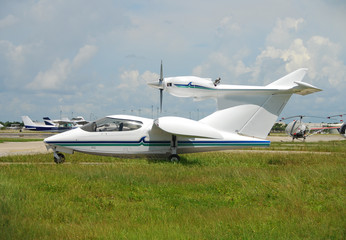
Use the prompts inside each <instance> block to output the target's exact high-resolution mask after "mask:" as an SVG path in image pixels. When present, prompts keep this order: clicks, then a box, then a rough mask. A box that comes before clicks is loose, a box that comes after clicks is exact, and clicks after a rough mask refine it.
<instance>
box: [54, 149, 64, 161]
mask: <svg viewBox="0 0 346 240" xmlns="http://www.w3.org/2000/svg"><path fill="white" fill-rule="evenodd" d="M54 162H55V163H56V164H61V163H64V162H65V156H64V154H62V153H60V152H54Z"/></svg>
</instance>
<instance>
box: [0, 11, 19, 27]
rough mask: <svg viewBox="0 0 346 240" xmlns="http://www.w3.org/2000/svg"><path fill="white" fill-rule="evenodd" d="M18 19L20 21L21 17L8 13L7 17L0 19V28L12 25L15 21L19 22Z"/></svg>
mask: <svg viewBox="0 0 346 240" xmlns="http://www.w3.org/2000/svg"><path fill="white" fill-rule="evenodd" d="M18 21H19V19H18V18H16V17H15V16H13V15H12V14H10V15H7V16H6V17H5V18H3V19H1V20H0V29H1V28H5V27H9V26H12V25H14V24H15V23H17V22H18Z"/></svg>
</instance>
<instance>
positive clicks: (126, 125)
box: [81, 117, 143, 132]
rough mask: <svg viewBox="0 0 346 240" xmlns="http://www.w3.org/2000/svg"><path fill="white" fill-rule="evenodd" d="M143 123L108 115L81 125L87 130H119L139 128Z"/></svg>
mask: <svg viewBox="0 0 346 240" xmlns="http://www.w3.org/2000/svg"><path fill="white" fill-rule="evenodd" d="M142 125H143V123H142V122H140V121H135V120H128V119H118V118H109V117H106V118H102V119H99V120H97V121H95V122H91V123H88V124H86V125H84V126H83V127H81V129H83V130H84V131H87V132H119V131H133V130H137V129H139V128H141V127H142Z"/></svg>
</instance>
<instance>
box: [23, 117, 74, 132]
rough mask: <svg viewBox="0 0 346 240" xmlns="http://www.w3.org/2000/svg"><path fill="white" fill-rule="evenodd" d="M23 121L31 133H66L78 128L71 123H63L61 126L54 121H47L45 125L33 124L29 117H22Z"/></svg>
mask: <svg viewBox="0 0 346 240" xmlns="http://www.w3.org/2000/svg"><path fill="white" fill-rule="evenodd" d="M22 120H23V122H24V126H25V129H26V130H31V131H44V132H65V131H68V130H71V129H73V128H77V126H75V125H74V124H73V123H71V122H65V123H64V122H61V123H59V124H55V123H53V122H52V121H46V120H45V124H39V123H35V122H33V121H32V120H31V119H30V118H29V117H28V116H22Z"/></svg>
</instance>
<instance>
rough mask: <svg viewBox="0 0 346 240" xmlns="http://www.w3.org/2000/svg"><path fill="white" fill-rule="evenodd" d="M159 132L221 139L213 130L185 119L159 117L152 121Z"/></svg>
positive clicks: (205, 125)
mask: <svg viewBox="0 0 346 240" xmlns="http://www.w3.org/2000/svg"><path fill="white" fill-rule="evenodd" d="M154 124H155V125H156V126H157V127H158V128H160V129H161V130H163V131H165V132H168V133H170V134H173V135H179V136H188V137H198V138H213V139H221V138H222V135H221V134H220V133H219V131H218V130H216V129H215V128H213V127H211V126H209V125H207V124H204V123H201V122H197V121H194V120H191V119H187V118H181V117H161V118H158V119H156V120H155V121H154Z"/></svg>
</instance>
